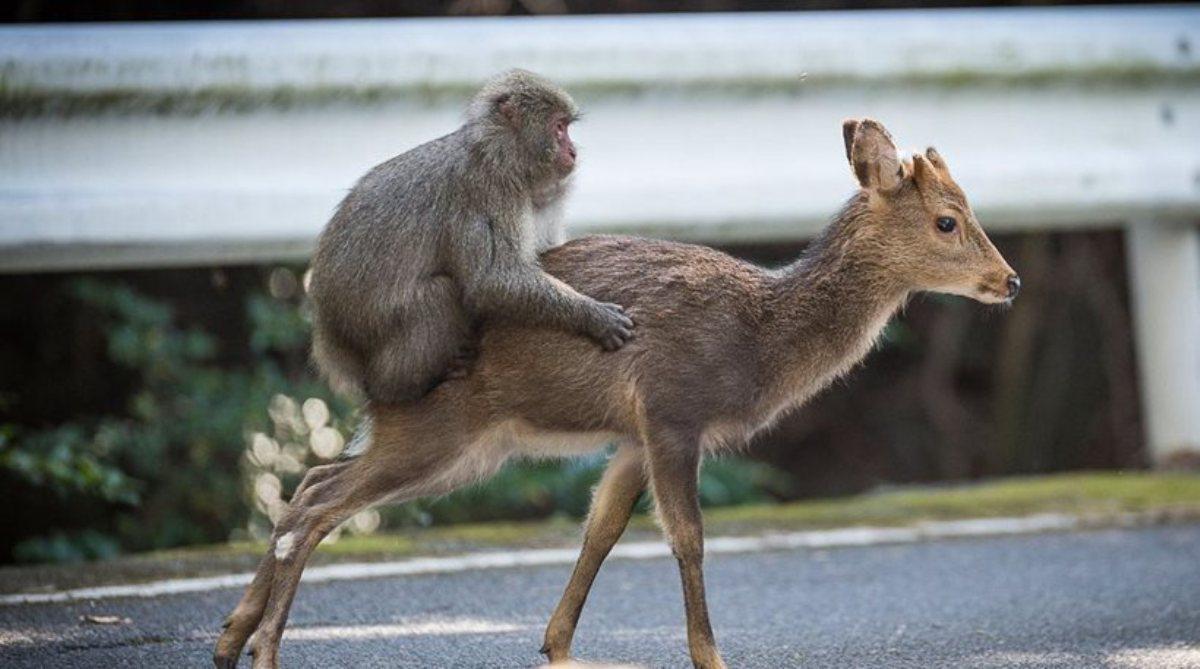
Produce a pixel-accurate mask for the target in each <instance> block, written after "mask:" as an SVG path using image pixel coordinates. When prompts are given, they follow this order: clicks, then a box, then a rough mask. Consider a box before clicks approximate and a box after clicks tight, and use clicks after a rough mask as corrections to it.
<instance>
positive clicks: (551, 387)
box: [472, 237, 771, 430]
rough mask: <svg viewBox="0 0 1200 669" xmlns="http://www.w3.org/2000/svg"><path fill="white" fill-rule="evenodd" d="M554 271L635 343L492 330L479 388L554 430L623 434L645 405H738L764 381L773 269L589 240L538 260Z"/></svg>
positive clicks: (684, 250) (685, 248) (710, 253)
mask: <svg viewBox="0 0 1200 669" xmlns="http://www.w3.org/2000/svg"><path fill="white" fill-rule="evenodd" d="M542 266H543V268H544V269H545V270H546V271H547V272H548V273H550V274H552V275H554V276H556V277H558V278H559V279H561V280H563V281H564V282H566V283H568V284H570V285H571V286H573V287H574V288H575V289H577V290H579V291H580V292H582V293H584V294H585V295H589V296H591V297H593V298H595V299H597V300H601V301H604V302H615V303H617V304H620V305H622V306H624V307H625V308H626V310H627V311H628V312H629V314H630V316H631V317H632V318H633V319H634V321H635V323H636V324H637V327H636V334H635V336H634V339H633V340H632V341H631V342H630V343H628V344H627V345H626V346H625V347H624V348H622V349H621V350H619V351H616V352H611V353H609V352H604V351H602V350H601V349H600V348H599V347H598V346H596V345H595V344H594V343H593V342H591V341H590V340H588V339H585V338H583V337H580V336H578V335H572V334H568V333H564V332H559V331H556V330H552V329H546V328H529V327H524V326H520V325H509V326H494V327H489V328H488V329H487V331H486V333H485V335H484V341H483V345H482V347H481V357H480V360H479V363H478V365H477V367H476V372H475V374H474V375H473V376H474V377H475V380H474V381H473V383H472V385H473V386H474V392H475V393H476V395H480V394H481V395H483V396H485V397H486V398H488V400H489V402H491V403H492V406H494V407H495V408H496V409H497V410H499V411H500V412H509V413H512V414H514V415H516V416H517V417H519V418H521V419H523V420H528V421H529V422H532V423H534V424H538V425H541V426H543V427H546V428H552V429H578V430H588V429H602V428H606V429H617V430H620V429H623V428H625V427H627V426H628V425H629V424H631V423H632V415H631V413H630V412H632V411H634V410H635V407H634V405H635V403H638V402H641V403H644V405H645V406H643V407H642V409H648V410H653V411H658V412H682V413H684V414H692V415H694V413H695V411H697V410H702V411H711V412H720V411H726V410H727V411H737V410H738V409H739V407H738V406H737V405H738V403H739V402H751V401H753V397H754V395H755V393H756V392H757V389H758V384H759V383H760V381H761V378H760V374H761V373H762V371H763V370H762V367H763V359H764V356H763V352H762V351H761V350H760V348H759V347H760V343H761V341H760V340H761V338H760V337H759V334H760V332H761V330H762V328H763V327H767V326H769V323H768V321H769V314H767V313H765V310H764V306H763V305H764V297H765V295H766V291H767V289H768V285H769V282H770V280H771V279H770V276H769V275H768V274H767V273H766V272H765V271H764V270H762V269H761V268H759V267H756V266H754V265H751V264H749V263H746V262H743V261H740V260H738V259H736V258H733V257H731V256H729V255H727V254H724V253H721V252H719V251H716V250H714V249H710V248H706V247H702V246H694V245H690V244H681V243H675V242H666V241H659V240H650V239H640V238H632V237H587V238H583V239H577V240H574V241H571V242H568V243H567V244H565V245H563V246H560V247H557V248H555V249H551V250H550V251H548V252H546V253H545V254H544V255H543V256H542Z"/></svg>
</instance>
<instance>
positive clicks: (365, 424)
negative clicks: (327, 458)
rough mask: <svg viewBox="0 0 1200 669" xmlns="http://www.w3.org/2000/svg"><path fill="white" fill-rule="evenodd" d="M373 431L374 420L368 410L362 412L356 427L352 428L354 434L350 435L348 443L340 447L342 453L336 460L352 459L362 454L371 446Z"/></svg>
mask: <svg viewBox="0 0 1200 669" xmlns="http://www.w3.org/2000/svg"><path fill="white" fill-rule="evenodd" d="M374 433H375V421H374V419H372V418H371V414H370V413H369V412H364V413H363V419H362V420H361V421H359V423H358V427H357V428H356V429H355V430H354V436H352V437H350V443H348V444H346V447H345V448H343V449H342V454H341V455H339V456H338V460H339V461H341V460H353V459H354V458H357V457H358V456H360V455H362V454H363V453H365V452H366V451H367V449H368V448H369V447H370V446H371V438H372V437H373V436H374Z"/></svg>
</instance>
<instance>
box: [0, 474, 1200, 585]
mask: <svg viewBox="0 0 1200 669" xmlns="http://www.w3.org/2000/svg"><path fill="white" fill-rule="evenodd" d="M1158 512H1164V513H1166V512H1170V513H1172V514H1174V516H1173V517H1179V518H1189V519H1195V518H1200V474H1196V473H1182V472H1180V473H1167V472H1116V473H1079V474H1060V475H1053V476H1038V477H1023V478H1011V479H1000V480H996V481H991V482H987V483H980V484H970V485H956V486H936V487H919V488H912V487H904V488H895V489H890V490H882V491H879V492H874V493H870V494H866V495H859V496H855V497H846V498H839V499H825V500H813V501H804V502H793V503H789V504H774V505H750V506H740V507H730V508H722V509H709V510H706V511H705V522H706V526H707V531H708V533H709V535H710V536H712V535H729V534H754V533H757V532H762V531H784V530H804V529H820V528H830V527H846V526H854V525H859V526H865V525H877V526H897V525H909V524H914V523H919V522H922V521H928V520H956V519H966V518H988V517H998V516H1026V515H1033V514H1039V513H1064V514H1073V515H1080V516H1085V517H1087V518H1089V519H1091V520H1093V521H1094V522H1097V523H1098V524H1103V522H1104V521H1105V519H1109V520H1117V519H1119V518H1120V517H1121V516H1122V515H1124V514H1128V513H1146V514H1153V513H1158ZM630 534H631V536H629V537H627V539H626V540H629V539H637V538H648V537H653V536H655V535H656V534H657V532H656V530H655V529H654V524H653V520H652V519H651V518H649V517H647V516H640V517H638V518H635V519H634V521H633V523H632V525H631V533H630ZM578 538H579V530H578V524H577V523H576V522H575V521H573V520H566V519H553V520H548V521H539V522H522V523H486V524H473V525H454V526H447V527H439V528H430V529H419V530H408V531H401V532H391V533H384V534H376V535H370V536H343V537H342V538H341V539H340V540H338V541H337V542H335V543H332V544H326V545H323V546H322V547H321V548H320V549H319V550H318V551H317V553H316V554H315V555H314V558H313V563H314V564H320V563H330V562H347V561H367V560H387V559H396V558H403V557H411V556H415V555H445V554H452V553H463V552H468V551H474V550H488V549H498V548H511V547H522V548H527V547H551V546H573V545H576V544H578ZM265 548H266V546H265V544H262V543H257V542H236V543H229V544H221V545H216V546H202V547H197V548H184V549H175V550H169V551H157V552H153V553H146V554H142V555H134V556H127V557H123V558H119V559H115V560H110V561H106V562H99V563H95V564H90V565H87V566H86V567H82V568H81V567H80V566H79V565H45V566H26V567H3V568H0V592H3V593H12V592H34V591H45V590H53V589H63V588H74V587H86V586H92V585H99V584H106V583H130V582H139V581H150V580H157V579H161V578H176V577H184V576H202V575H210V574H220V573H229V572H237V571H249V570H252V569H253V568H254V566H255V564H256V563H257V561H258V558H259V557H260V556H261V554H262V552H263V551H264V550H265Z"/></svg>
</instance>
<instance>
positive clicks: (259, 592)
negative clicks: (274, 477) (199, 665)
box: [213, 461, 350, 669]
mask: <svg viewBox="0 0 1200 669" xmlns="http://www.w3.org/2000/svg"><path fill="white" fill-rule="evenodd" d="M349 464H350V461H344V462H334V463H330V464H327V465H321V466H318V467H313V468H312V469H310V470H308V473H307V474H305V475H304V480H303V481H301V482H300V485H299V486H297V487H296V491H295V492H294V493H292V499H299V498H300V496H301V495H303V494H304V491H305V490H307V489H308V488H310V487H312V486H314V485H316V484H318V483H321V482H322V481H325V480H326V479H329V478H330V477H332V476H333V475H334V474H336V473H337V472H339V471H341V470H342V469H344V468H346V466H348V465H349ZM276 539H278V533H276V534H275V536H273V537H272V540H271V545H272V546H273V545H274V543H275V540H276ZM274 574H275V554H274V552H273V551H271V550H268V551H267V553H266V555H264V556H263V559H262V560H261V561H260V562H259V563H258V571H257V572H255V574H254V580H253V581H251V582H250V585H249V586H247V588H246V592H245V594H243V595H242V599H241V601H239V602H238V605H237V606H236V607H235V608H234V609H233V613H231V614H229V617H228V618H226V619H225V624H224V631H222V633H221V637H220V638H219V639H217V648H216V651H215V652H214V653H213V663H214V664H215V665H216V666H217V669H232V668H233V667H236V666H237V660H238V655H239V654H240V653H241V652H242V648H243V647H244V646H245V645H246V640H247V639H249V638H250V634H251V633H253V632H254V629H255V628H256V627H258V623H259V621H260V620H262V616H263V610H264V609H265V608H266V606H267V598H268V597H269V596H270V594H271V582H272V579H273V576H274Z"/></svg>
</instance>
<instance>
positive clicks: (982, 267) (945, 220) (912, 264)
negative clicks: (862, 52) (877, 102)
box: [842, 119, 1021, 304]
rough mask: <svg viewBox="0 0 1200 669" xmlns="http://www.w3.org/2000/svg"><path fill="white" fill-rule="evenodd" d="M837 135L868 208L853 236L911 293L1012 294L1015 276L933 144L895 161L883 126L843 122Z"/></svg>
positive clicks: (1000, 298) (989, 298) (996, 297)
mask: <svg viewBox="0 0 1200 669" xmlns="http://www.w3.org/2000/svg"><path fill="white" fill-rule="evenodd" d="M842 135H843V138H844V139H845V142H846V157H847V158H848V159H849V160H850V166H851V167H852V168H853V169H854V175H855V177H857V179H858V183H859V185H860V186H861V187H862V189H863V192H864V194H865V195H866V198H865V201H866V206H867V207H868V209H869V212H868V213H869V215H868V216H867V217H866V220H867V221H868V223H867V225H866V229H864V230H862V231H861V233H862V234H863V235H865V236H866V237H867V238H869V239H870V241H871V243H872V244H873V246H874V247H875V248H876V249H878V251H879V254H880V256H881V258H880V261H881V262H882V263H883V264H884V266H885V267H886V268H887V269H888V271H889V272H894V273H895V277H896V278H898V279H899V280H900V281H901V282H903V283H904V284H905V285H906V287H907V288H908V289H909V290H914V291H919V290H928V291H936V292H940V293H951V294H954V295H963V296H965V297H970V298H974V299H976V300H978V301H980V302H986V303H989V304H996V303H1002V302H1009V301H1011V300H1012V299H1013V298H1014V297H1016V295H1017V292H1018V291H1019V290H1020V288H1021V280H1020V279H1019V278H1018V277H1017V274H1016V272H1014V271H1013V269H1012V267H1009V265H1008V263H1007V262H1005V260H1004V258H1003V257H1002V256H1001V255H1000V252H999V251H997V250H996V247H995V246H994V245H993V244H992V242H991V240H989V239H988V236H987V235H986V234H985V233H984V232H983V228H981V227H980V226H979V221H978V220H977V219H976V218H975V214H974V212H972V211H971V205H970V204H968V203H967V197H966V195H964V194H963V191H962V189H961V188H959V186H958V184H957V183H955V182H954V179H953V178H951V177H950V170H949V168H948V167H947V166H946V161H945V160H943V159H942V157H941V155H939V154H938V152H937V151H936V150H935V149H933V148H932V147H930V148H928V149H926V150H925V152H924V153H923V154H921V153H918V154H914V155H912V156H911V157H904V158H902V157H901V156H900V154H899V152H898V151H897V150H896V145H895V143H894V142H893V141H892V137H891V135H889V134H888V131H887V130H886V129H885V128H884V127H883V125H881V124H880V123H878V122H876V121H873V120H870V119H863V120H850V121H846V122H845V123H844V124H843V125H842Z"/></svg>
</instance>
